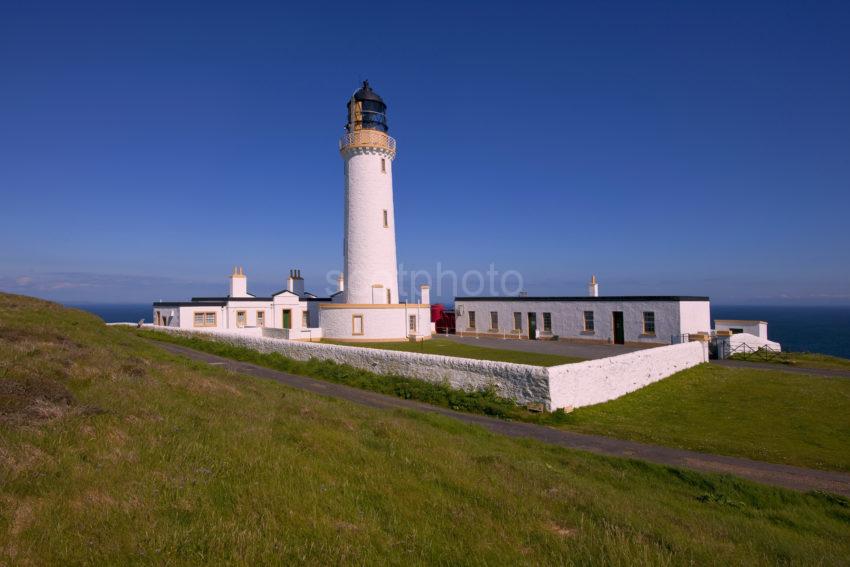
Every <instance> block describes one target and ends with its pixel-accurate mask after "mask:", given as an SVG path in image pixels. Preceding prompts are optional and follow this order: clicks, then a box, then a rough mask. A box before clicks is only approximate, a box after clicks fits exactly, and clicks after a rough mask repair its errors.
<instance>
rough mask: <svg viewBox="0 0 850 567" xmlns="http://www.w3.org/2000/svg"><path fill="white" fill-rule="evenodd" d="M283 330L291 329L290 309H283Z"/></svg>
mask: <svg viewBox="0 0 850 567" xmlns="http://www.w3.org/2000/svg"><path fill="white" fill-rule="evenodd" d="M283 328H284V329H291V328H292V309H284V310H283Z"/></svg>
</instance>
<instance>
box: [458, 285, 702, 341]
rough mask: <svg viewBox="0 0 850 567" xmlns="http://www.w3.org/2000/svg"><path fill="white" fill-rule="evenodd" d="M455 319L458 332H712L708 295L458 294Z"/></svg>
mask: <svg viewBox="0 0 850 567" xmlns="http://www.w3.org/2000/svg"><path fill="white" fill-rule="evenodd" d="M593 284H595V281H594V282H592V285H593ZM455 317H456V323H455V325H456V332H457V334H458V335H461V336H464V335H465V336H482V337H483V336H489V337H500V338H515V339H554V338H558V339H569V340H576V341H586V342H594V343H613V344H671V343H677V342H679V341H680V340H681V337H682V335H685V334H696V333H710V332H711V309H710V302H709V298H708V297H691V296H609V297H604V296H603V297H594V296H590V297H523V296H518V297H458V298H456V299H455Z"/></svg>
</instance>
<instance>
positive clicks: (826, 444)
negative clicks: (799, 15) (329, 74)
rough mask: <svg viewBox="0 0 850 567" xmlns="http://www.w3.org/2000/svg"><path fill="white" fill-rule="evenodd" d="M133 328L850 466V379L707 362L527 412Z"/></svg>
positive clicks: (616, 431) (528, 416)
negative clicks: (614, 392) (599, 399)
mask: <svg viewBox="0 0 850 567" xmlns="http://www.w3.org/2000/svg"><path fill="white" fill-rule="evenodd" d="M133 332H137V333H139V334H141V335H143V336H146V337H151V338H156V339H158V340H164V341H168V342H174V343H177V344H182V345H185V346H189V347H192V348H194V349H197V350H203V351H206V352H210V353H213V354H217V355H219V356H225V357H228V358H232V359H235V360H242V361H245V362H252V363H254V364H259V365H261V366H268V367H269V368H274V369H276V370H282V371H284V372H290V373H293V374H303V375H307V376H313V377H315V378H320V379H322V380H329V381H332V382H339V383H342V384H347V385H349V386H354V387H356V388H363V389H366V390H373V391H376V392H381V393H384V394H389V395H394V396H399V397H402V398H408V399H416V400H420V401H423V402H427V403H431V404H435V405H440V406H443V407H451V408H453V409H457V410H462V411H469V412H474V413H483V414H487V415H493V416H496V417H501V418H505V419H513V420H520V421H529V422H533V423H538V424H541V425H551V426H556V427H563V428H565V429H572V430H576V431H582V432H585V433H597V434H600V435H608V436H611V437H618V438H621V439H632V440H635V441H643V442H647V443H655V444H659V445H668V446H673V447H681V448H684V449H692V450H695V451H703V452H709V453H719V454H725V455H733V456H739V457H747V458H750V459H755V460H761V461H769V462H775V463H784V464H790V465H797V466H803V467H813V468H820V469H826V470H850V380H842V379H836V378H821V377H815V376H809V375H803V374H799V375H796V374H789V373H787V372H780V371H775V372H771V371H765V370H759V369H736V368H735V369H733V368H725V367H719V366H712V365H701V366H698V367H695V368H690V369H688V370H684V371H682V372H679V373H677V374H675V375H674V376H671V377H670V378H667V379H665V380H662V381H660V382H657V383H655V384H651V385H649V386H647V387H645V388H642V389H640V390H638V391H636V392H632V393H631V394H628V395H626V396H623V397H621V398H618V399H616V400H613V401H610V402H607V403H604V404H598V405H595V406H590V407H586V408H579V409H577V410H575V411H574V412H572V413H569V414H566V413H564V412H562V411H557V412H553V413H531V412H529V411H528V410H526V409H525V408H522V407H519V406H517V405H516V404H515V403H514V402H512V401H511V400H506V399H504V398H500V397H498V396H497V395H495V393H494V392H464V391H461V390H456V389H452V388H449V387H448V386H445V385H442V384H429V383H427V382H424V381H421V380H416V379H411V378H404V377H401V376H383V375H377V374H373V373H371V372H366V371H363V370H358V369H355V368H351V367H348V366H343V365H338V364H335V363H333V362H325V361H311V362H298V361H294V360H291V359H288V358H285V357H283V356H280V355H277V354H263V353H259V352H257V351H256V350H253V349H249V348H242V347H234V346H231V345H227V344H224V343H221V342H217V341H214V340H210V339H204V338H199V337H192V338H187V337H182V336H175V335H172V334H168V333H162V332H153V331H141V332H139V331H133Z"/></svg>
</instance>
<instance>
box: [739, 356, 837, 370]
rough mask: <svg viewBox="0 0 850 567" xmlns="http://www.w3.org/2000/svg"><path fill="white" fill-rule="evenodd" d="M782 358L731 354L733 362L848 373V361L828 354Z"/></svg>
mask: <svg viewBox="0 0 850 567" xmlns="http://www.w3.org/2000/svg"><path fill="white" fill-rule="evenodd" d="M783 354H784V356H783V357H781V358H780V357H777V358H773V359H771V358H768V359H766V360H765V359H763V357H759V356H757V354H755V355H748V354H733V355H732V356H731V358H732V359H733V360H746V361H751V362H771V363H775V364H787V365H789V366H799V367H801V368H823V369H826V370H848V371H850V359H847V358H841V357H840V356H830V355H828V354H817V353H813V352H788V353H783Z"/></svg>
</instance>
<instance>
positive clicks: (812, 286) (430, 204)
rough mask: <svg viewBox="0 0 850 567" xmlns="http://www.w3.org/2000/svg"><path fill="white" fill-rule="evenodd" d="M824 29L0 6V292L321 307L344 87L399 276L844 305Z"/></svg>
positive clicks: (847, 171) (844, 46)
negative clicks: (367, 111)
mask: <svg viewBox="0 0 850 567" xmlns="http://www.w3.org/2000/svg"><path fill="white" fill-rule="evenodd" d="M848 29H850V4H848V3H847V2H829V1H822V2H821V1H819V2H764V3H758V2H728V3H726V2H715V1H712V2H704V3H702V4H698V3H693V2H673V1H671V2H661V3H653V2H621V3H618V2H559V3H534V2H526V3H516V4H515V5H513V6H510V5H502V4H497V3H494V2H490V3H486V4H485V3H475V4H472V3H470V4H466V3H457V2H451V3H438V2H417V3H402V2H398V3H384V2H378V3H374V2H373V3H351V2H345V3H339V4H333V3H324V2H298V3H295V2H286V3H285V2H268V3H262V2H241V3H237V2H228V3H223V2H222V3H218V2H196V3H192V2H161V3H160V2H137V3H130V2H103V3H88V2H55V3H44V2H37V1H34V2H9V3H6V4H5V5H4V7H3V8H2V12H0V193H2V205H0V289H5V290H10V291H15V292H19V293H29V294H33V295H39V296H44V297H49V298H55V299H59V300H65V301H122V300H124V301H150V300H157V299H182V298H185V297H187V296H189V295H192V294H208V293H224V292H225V281H226V280H225V278H226V276H227V274H229V272H230V270H231V268H232V266H233V265H234V264H240V265H243V266H245V269H246V272H247V273H248V275H249V285H250V287H251V289H252V291H254V292H256V293H266V292H269V291H271V290H273V289H279V288H281V287H283V281H284V278H285V276H286V274H287V272H288V270H289V269H290V268H293V267H299V268H301V269H302V272H303V273H304V275H305V276H306V278H307V285H308V289H309V288H312V289H315V290H317V291H323V289H324V286H325V281H324V280H325V275H326V273H327V271H328V270H336V269H339V268H341V266H342V205H343V201H342V162H341V159H340V157H339V155H338V153H337V150H336V143H337V138H338V136H339V135H340V133H341V131H342V126H343V123H344V119H345V103H346V100H347V98H348V97H349V96H350V95H351V93H352V91H353V90H354V89H355V88H356V87H357V86H358V83H359V81H360V80H362V79H364V78H368V79H369V80H370V81H371V83H372V84H373V86H374V88H375V90H376V91H377V92H379V93H380V94H381V95H382V96H383V97H384V99H385V100H386V101H387V103H388V105H389V110H388V113H389V121H390V133H391V134H392V135H393V136H394V137H396V138H397V139H398V143H399V155H398V159H397V161H396V164H395V167H394V172H395V194H396V214H397V218H396V223H397V236H398V250H399V261H400V262H401V263H403V264H404V266H405V267H406V268H413V269H422V270H428V271H431V272H433V271H434V270H435V266H436V264H437V262H440V263H441V265H442V266H443V269H444V270H448V269H450V270H454V271H456V272H458V273H463V272H464V271H466V270H486V269H487V267H488V266H489V264H491V263H494V264H495V265H496V269H497V270H499V271H505V270H517V271H519V272H520V273H521V274H522V276H523V280H524V287H525V288H526V289H527V290H528V291H529V293H531V294H562V295H575V294H583V293H584V283H585V282H586V281H587V279H588V278H589V276H590V274H592V273H595V274H597V275H598V277H599V279H600V281H601V291H602V293H604V294H615V293H616V294H630V293H634V294H647V293H676V294H708V295H711V296H712V299H713V300H714V301H715V302H719V303H812V302H827V303H845V304H846V303H850V227H848V213H850V196H848V195H850V33H848Z"/></svg>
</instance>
